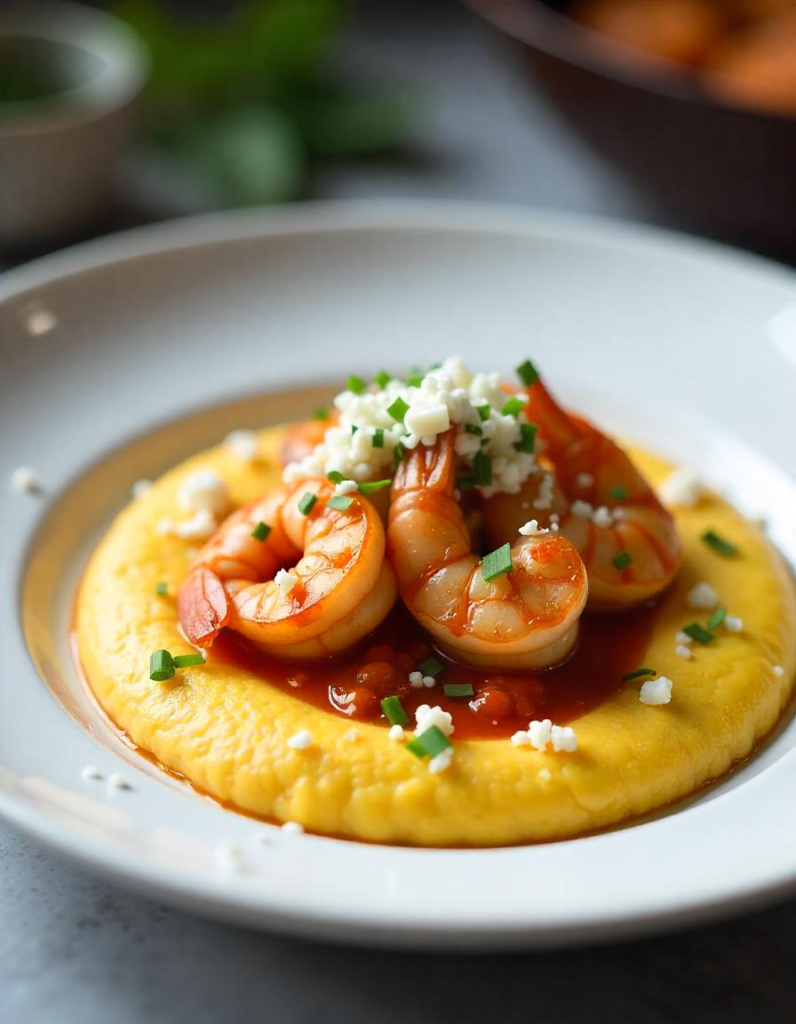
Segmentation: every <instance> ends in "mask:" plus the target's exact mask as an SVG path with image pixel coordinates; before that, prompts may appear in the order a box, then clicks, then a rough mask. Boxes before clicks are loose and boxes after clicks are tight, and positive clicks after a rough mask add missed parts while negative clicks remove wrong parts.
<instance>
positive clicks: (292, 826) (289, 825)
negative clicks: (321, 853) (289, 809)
mask: <svg viewBox="0 0 796 1024" xmlns="http://www.w3.org/2000/svg"><path fill="white" fill-rule="evenodd" d="M281 831H282V832H284V833H285V834H286V835H289V836H301V835H304V826H303V825H300V824H299V823H298V822H297V821H286V822H285V823H284V824H283V825H282V828H281Z"/></svg>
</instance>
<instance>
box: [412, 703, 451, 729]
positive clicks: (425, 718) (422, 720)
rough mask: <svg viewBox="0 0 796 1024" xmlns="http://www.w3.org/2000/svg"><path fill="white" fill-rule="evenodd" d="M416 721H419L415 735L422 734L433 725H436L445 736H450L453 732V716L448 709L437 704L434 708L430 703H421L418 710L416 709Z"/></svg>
mask: <svg viewBox="0 0 796 1024" xmlns="http://www.w3.org/2000/svg"><path fill="white" fill-rule="evenodd" d="M415 721H416V722H417V728H416V729H415V736H420V735H421V734H422V733H424V732H425V731H426V729H430V728H431V726H432V725H436V727H437V728H438V729H439V731H440V732H441V733H443V734H444V735H445V736H450V735H451V734H452V732H453V718H452V717H451V715H450V713H449V712H448V711H443V710H442V708H441V707H440V706H439V705H435V706H434V707H433V708H432V707H430V706H429V705H428V704H421V705H420V707H419V708H418V709H417V711H415Z"/></svg>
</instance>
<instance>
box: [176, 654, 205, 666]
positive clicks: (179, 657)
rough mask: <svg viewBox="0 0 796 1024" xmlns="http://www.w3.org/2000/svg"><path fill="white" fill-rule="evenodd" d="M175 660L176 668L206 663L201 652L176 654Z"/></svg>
mask: <svg viewBox="0 0 796 1024" xmlns="http://www.w3.org/2000/svg"><path fill="white" fill-rule="evenodd" d="M173 661H174V667H175V668H189V667H190V666H191V665H204V663H205V659H204V658H203V657H202V655H201V654H175V655H174V658H173Z"/></svg>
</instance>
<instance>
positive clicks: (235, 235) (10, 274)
mask: <svg viewBox="0 0 796 1024" xmlns="http://www.w3.org/2000/svg"><path fill="white" fill-rule="evenodd" d="M393 229H399V230H404V231H407V230H410V231H429V232H457V231H462V232H464V231H469V232H475V233H483V234H491V235H503V236H507V235H508V236H515V237H518V238H523V237H525V238H537V239H538V238H539V237H540V235H542V236H543V235H548V236H555V237H557V238H558V239H560V240H562V241H565V242H570V243H572V244H583V243H586V244H593V245H595V246H598V247H602V246H606V245H608V246H611V247H614V248H617V249H621V250H624V251H625V252H627V251H631V252H639V251H645V252H650V253H661V252H663V253H664V254H670V255H677V256H688V257H689V258H692V259H697V260H699V261H700V262H704V263H709V264H710V265H711V266H713V267H714V268H716V267H717V263H718V264H720V266H719V267H718V268H717V269H733V270H742V271H744V272H747V273H749V272H751V273H754V274H756V275H759V276H761V278H763V279H764V280H766V281H768V282H770V281H771V280H772V276H773V277H774V278H775V279H777V280H778V281H779V282H780V283H783V284H785V285H786V286H788V287H791V288H793V287H796V272H794V271H793V270H791V269H790V268H788V267H786V266H783V265H781V264H778V263H776V262H774V261H772V260H769V259H767V258H765V257H761V256H758V255H756V254H751V253H747V252H744V251H740V250H736V249H733V248H732V247H730V246H727V245H725V244H723V243H719V242H714V241H712V240H707V239H702V238H698V237H695V236H689V235H684V234H682V233H680V232H676V231H671V230H668V229H660V228H657V227H650V226H647V225H643V224H638V223H635V222H619V221H614V220H611V219H609V218H604V217H599V216H590V215H589V216H582V215H580V214H572V213H559V212H557V211H549V210H536V209H532V208H525V207H517V206H512V205H509V204H494V203H472V202H467V201H458V200H456V201H447V200H443V201H439V200H414V199H410V200H404V199H399V200H361V201H341V202H336V201H335V202H328V201H319V202H311V203H307V204H303V205H301V206H297V207H289V208H280V209H272V210H262V211H256V212H252V211H250V210H245V211H234V212H231V213H230V212H224V213H213V214H206V215H201V216H198V217H191V218H185V219H181V220H177V221H170V222H163V223H160V224H155V225H146V226H144V227H140V228H136V229H133V230H131V231H124V232H119V233H116V234H114V235H111V236H107V237H104V238H100V239H96V240H92V241H89V242H85V243H81V244H80V245H78V246H74V247H71V248H68V249H64V250H61V251H59V252H57V253H53V254H50V255H48V256H45V257H42V258H40V259H38V260H35V261H33V262H31V263H28V264H24V265H22V266H20V267H18V268H15V269H13V270H10V271H7V272H6V273H5V274H4V275H2V277H1V278H0V303H2V302H5V301H7V300H10V299H14V298H17V297H19V296H20V295H24V294H25V293H26V292H28V291H30V290H31V289H34V288H37V287H40V286H42V285H44V284H47V283H51V282H53V281H57V280H60V281H63V280H65V279H68V278H71V277H73V276H75V275H78V274H83V273H87V272H90V271H91V270H93V269H96V268H98V267H105V266H108V265H110V264H116V265H118V264H122V263H127V262H130V261H132V260H137V259H145V258H147V257H149V256H153V255H157V254H159V253H164V252H175V251H179V250H181V249H194V248H196V247H199V246H213V245H218V244H225V243H234V242H236V241H240V240H247V239H252V240H254V239H257V238H262V237H274V236H280V235H301V234H315V233H324V234H339V233H341V232H343V233H345V232H356V231H363V230H371V231H374V232H379V231H382V232H384V231H389V230H393ZM73 724H74V725H75V727H76V728H79V727H78V726H77V725H76V723H73ZM1 767H2V766H0V768H1ZM0 815H2V816H3V817H4V818H5V820H7V821H9V822H10V823H11V824H12V825H14V826H15V827H17V828H19V829H20V830H21V831H23V832H24V833H26V834H27V835H29V836H32V837H33V838H35V839H36V840H37V841H39V842H41V843H43V844H44V845H45V846H46V847H47V848H48V849H52V850H55V851H57V852H58V853H59V854H61V855H65V856H66V857H67V858H68V859H69V860H71V861H72V862H76V863H79V864H81V865H83V866H87V867H90V868H91V870H93V871H95V872H97V873H98V874H100V875H101V876H103V877H105V878H109V879H111V880H112V881H114V882H117V883H120V884H122V885H124V886H125V887H127V888H130V889H133V890H135V891H137V892H139V893H144V894H147V895H148V896H149V897H150V898H151V897H153V896H154V897H156V898H160V899H163V900H165V901H167V902H172V903H176V904H178V905H181V906H183V907H185V908H193V909H196V908H197V907H200V908H201V910H202V912H203V913H206V914H208V915H209V916H212V917H215V918H219V919H229V918H230V916H231V911H233V912H234V918H235V920H237V921H240V922H242V923H246V924H249V925H253V926H259V927H266V928H269V929H273V930H278V931H280V932H284V933H292V934H296V935H303V936H307V937H310V936H314V937H316V938H318V937H322V938H324V939H334V940H338V941H356V942H368V943H373V942H376V943H379V944H383V945H387V946H399V945H402V946H409V945H411V946H414V947H417V948H422V947H423V946H426V947H436V948H438V947H445V948H456V947H460V948H463V947H465V946H466V947H468V948H472V947H475V946H479V945H480V946H481V947H482V948H509V947H519V946H524V947H531V946H536V947H550V946H553V945H561V944H565V943H572V942H583V941H584V940H585V941H589V942H591V941H595V940H607V939H615V938H620V937H621V938H626V937H629V936H632V935H636V934H642V933H644V934H646V933H650V932H653V931H655V932H658V931H662V930H665V929H670V928H676V927H679V926H682V925H684V924H687V923H689V922H693V921H697V920H699V921H706V920H713V919H716V918H719V917H722V916H727V915H729V914H732V913H735V912H738V911H740V910H743V909H745V908H751V907H753V906H760V905H762V904H764V903H771V902H774V901H776V900H777V899H780V898H782V897H784V896H786V895H787V894H789V893H791V892H794V891H796V866H794V868H793V871H792V872H791V874H790V875H789V876H788V877H786V878H779V879H776V878H775V879H771V878H769V877H765V878H762V879H758V884H756V885H754V884H753V885H749V884H747V885H746V886H745V887H744V888H743V889H742V890H741V891H737V886H736V891H735V893H734V894H733V895H732V896H730V897H729V898H728V897H725V898H723V899H721V900H718V899H713V900H707V901H705V902H699V901H696V902H693V901H692V902H689V901H688V899H686V900H685V902H684V903H683V904H681V905H677V906H675V908H674V909H671V908H666V909H661V910H658V911H651V912H649V913H647V914H645V915H636V916H631V917H626V916H625V917H623V916H622V914H621V913H618V914H617V915H606V916H604V917H603V918H602V919H596V920H595V919H592V920H591V921H588V920H581V921H579V922H577V923H573V922H571V921H569V922H568V921H564V922H560V923H558V924H555V923H553V924H550V923H548V924H540V922H538V921H537V922H533V921H529V922H525V923H523V924H519V925H510V924H507V923H506V922H502V923H499V924H497V925H493V926H490V925H489V924H488V923H484V922H481V923H479V924H477V925H475V924H473V925H472V926H467V927H464V928H460V929H458V930H457V931H455V932H454V931H451V929H450V928H445V927H433V926H429V925H428V923H421V924H418V925H417V926H415V927H414V928H411V927H407V926H404V928H405V930H404V931H402V930H401V928H400V926H398V924H397V922H395V921H390V920H387V921H385V922H377V921H376V922H374V921H373V920H372V919H368V918H367V917H366V916H363V915H361V914H360V915H359V916H357V914H356V913H352V914H350V915H349V916H347V917H340V916H339V915H338V914H336V912H335V911H334V910H331V911H329V910H326V911H325V912H324V909H323V908H321V910H320V911H319V912H317V913H305V912H303V911H300V910H299V911H297V910H295V909H293V910H291V911H285V909H284V908H280V907H276V908H270V909H268V910H267V912H266V911H264V909H263V906H262V904H259V903H255V904H253V905H252V909H251V910H250V911H249V912H248V913H247V912H246V908H245V906H244V905H243V903H242V900H241V898H240V894H233V892H232V890H229V889H227V890H224V889H223V888H221V887H220V886H218V885H216V884H213V885H208V884H207V883H206V882H204V883H203V882H202V881H201V880H200V881H197V880H196V879H195V878H194V877H192V876H187V878H186V880H181V879H180V878H178V877H174V873H173V871H172V870H171V869H170V868H169V867H167V866H164V865H159V866H155V865H152V864H149V863H147V864H143V865H142V864H140V863H139V864H136V863H134V862H133V860H134V859H133V858H131V857H130V855H129V854H128V853H127V852H124V851H122V852H120V851H118V850H109V849H107V848H102V849H100V850H99V851H95V850H92V849H91V848H90V845H89V844H87V843H86V842H85V841H84V839H83V837H81V836H80V835H78V834H77V833H76V832H74V830H71V829H70V828H69V826H68V825H66V826H64V825H63V824H56V823H53V822H51V821H49V820H47V819H46V818H42V817H41V816H37V815H36V813H35V812H34V811H32V810H31V809H30V808H29V807H27V806H26V805H25V804H24V803H22V802H18V801H15V800H14V798H13V793H12V794H11V795H10V796H7V795H6V794H5V793H3V792H0ZM233 895H234V896H235V898H232V896H233ZM388 929H389V934H388V933H387V932H388ZM396 929H397V930H396Z"/></svg>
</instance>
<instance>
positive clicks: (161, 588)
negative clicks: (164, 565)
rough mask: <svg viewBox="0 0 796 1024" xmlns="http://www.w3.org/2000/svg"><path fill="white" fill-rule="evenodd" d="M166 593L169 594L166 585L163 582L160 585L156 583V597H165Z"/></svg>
mask: <svg viewBox="0 0 796 1024" xmlns="http://www.w3.org/2000/svg"><path fill="white" fill-rule="evenodd" d="M168 592H169V585H168V583H164V581H163V580H161V581H160V583H156V584H155V593H156V594H157V595H158V597H165V596H166V594H168Z"/></svg>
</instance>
